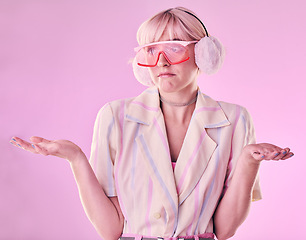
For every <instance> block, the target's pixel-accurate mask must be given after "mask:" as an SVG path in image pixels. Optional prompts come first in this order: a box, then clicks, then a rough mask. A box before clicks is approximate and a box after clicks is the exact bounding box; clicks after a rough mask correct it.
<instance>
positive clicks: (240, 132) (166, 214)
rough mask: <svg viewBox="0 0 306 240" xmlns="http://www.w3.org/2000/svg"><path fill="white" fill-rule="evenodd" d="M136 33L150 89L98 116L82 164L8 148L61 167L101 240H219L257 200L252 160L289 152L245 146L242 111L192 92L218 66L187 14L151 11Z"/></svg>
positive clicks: (74, 158) (247, 129)
mask: <svg viewBox="0 0 306 240" xmlns="http://www.w3.org/2000/svg"><path fill="white" fill-rule="evenodd" d="M137 36H138V42H139V45H140V46H139V47H138V48H136V57H135V59H134V62H133V70H134V73H135V76H136V78H137V79H138V80H139V81H140V82H141V83H144V84H145V85H148V86H150V87H149V88H148V89H147V90H145V91H144V92H143V93H142V94H141V95H139V96H137V97H135V98H131V99H124V100H117V101H113V102H110V103H108V104H106V105H105V106H104V107H103V108H102V109H101V110H100V111H99V113H98V116H97V120H96V123H95V128H94V136H93V143H92V151H91V157H90V164H89V162H88V160H87V158H86V156H85V154H84V153H83V152H82V150H81V149H80V148H79V147H78V146H76V145H75V144H74V143H72V142H70V141H67V140H56V141H49V140H46V139H43V138H40V137H32V138H31V143H29V142H26V141H24V140H22V139H20V138H17V137H14V138H13V139H12V141H11V142H12V143H13V144H14V145H16V146H19V147H21V148H23V149H25V150H28V151H30V152H33V153H39V154H43V155H54V156H58V157H61V158H66V159H67V160H68V161H69V163H70V165H71V168H72V171H73V173H74V176H75V180H76V182H77V185H78V188H79V193H80V197H81V200H82V204H83V206H84V209H85V211H86V214H87V216H88V217H89V219H90V221H91V222H92V223H93V225H94V226H95V228H96V230H97V231H98V233H99V234H100V235H101V237H102V238H103V239H107V240H108V239H118V238H121V239H127V240H129V239H157V238H165V239H178V238H183V239H214V236H216V237H217V238H218V239H227V238H229V237H231V236H233V235H234V233H235V231H236V230H237V228H238V227H239V226H240V224H241V223H242V222H243V221H244V220H245V218H246V217H247V214H248V210H249V208H250V202H251V200H252V199H253V200H258V199H260V198H261V193H260V187H259V183H258V177H257V175H258V169H259V166H260V163H261V161H262V160H272V159H273V160H284V159H288V158H290V157H292V156H293V153H292V152H290V149H289V148H280V147H277V146H275V145H272V144H268V143H261V144H255V136H254V128H253V125H252V120H251V117H250V116H249V114H248V112H247V110H246V109H245V108H243V107H241V106H238V105H234V104H230V103H225V102H216V101H214V100H213V99H211V98H210V97H208V96H206V95H205V94H203V93H201V91H200V89H199V88H198V84H197V76H198V75H199V73H200V72H206V73H208V74H210V73H214V72H216V71H217V70H218V69H219V68H220V66H221V64H222V61H223V49H222V45H221V44H220V42H219V41H218V40H217V39H215V38H213V37H212V36H210V35H209V34H208V32H207V30H206V28H205V26H204V24H203V23H202V22H201V21H200V20H199V19H198V18H197V17H196V16H195V15H194V13H192V12H191V11H190V10H188V9H185V8H173V9H168V10H166V11H163V12H160V13H158V14H156V15H155V16H153V17H152V18H151V19H149V20H148V21H146V22H144V23H143V24H142V25H141V27H140V28H139V30H138V34H137ZM93 170H94V171H95V173H94V171H93Z"/></svg>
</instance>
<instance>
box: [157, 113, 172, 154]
mask: <svg viewBox="0 0 306 240" xmlns="http://www.w3.org/2000/svg"><path fill="white" fill-rule="evenodd" d="M153 124H154V126H155V129H156V131H157V133H158V135H159V137H160V140H161V141H162V143H163V146H164V148H165V150H166V152H167V154H168V156H169V159H171V156H170V150H169V147H168V142H167V140H166V138H165V135H164V134H163V133H162V130H161V128H160V126H159V125H158V123H157V120H156V118H154V120H153Z"/></svg>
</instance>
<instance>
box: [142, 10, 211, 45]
mask: <svg viewBox="0 0 306 240" xmlns="http://www.w3.org/2000/svg"><path fill="white" fill-rule="evenodd" d="M188 12H189V13H188ZM193 15H194V16H193ZM164 34H168V36H169V37H170V39H169V40H200V39H201V38H203V37H205V36H206V34H205V29H204V27H203V26H202V24H201V22H200V20H199V19H197V17H196V15H195V13H193V12H192V11H190V10H189V9H187V8H183V7H176V8H170V9H168V10H165V11H162V12H159V13H157V14H156V15H154V16H153V17H151V18H150V19H148V20H147V21H145V22H144V23H143V24H141V25H140V27H139V29H138V31H137V41H138V44H139V45H144V44H148V43H151V42H157V41H159V40H160V38H161V37H162V36H163V35H164Z"/></svg>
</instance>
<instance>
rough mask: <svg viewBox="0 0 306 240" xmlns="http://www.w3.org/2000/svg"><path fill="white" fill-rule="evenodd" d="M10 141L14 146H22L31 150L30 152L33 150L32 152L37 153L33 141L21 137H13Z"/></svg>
mask: <svg viewBox="0 0 306 240" xmlns="http://www.w3.org/2000/svg"><path fill="white" fill-rule="evenodd" d="M10 143H12V144H13V145H14V146H16V147H19V148H22V149H24V150H26V151H29V152H32V153H37V152H36V149H35V147H34V146H33V145H32V144H31V143H29V142H27V141H25V140H23V139H21V138H18V137H13V138H12V139H11V141H10Z"/></svg>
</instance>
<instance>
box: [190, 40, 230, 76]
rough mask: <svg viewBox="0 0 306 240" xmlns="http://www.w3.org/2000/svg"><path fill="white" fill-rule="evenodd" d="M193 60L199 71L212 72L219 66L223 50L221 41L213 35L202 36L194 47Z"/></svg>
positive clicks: (216, 70)
mask: <svg viewBox="0 0 306 240" xmlns="http://www.w3.org/2000/svg"><path fill="white" fill-rule="evenodd" d="M194 53H195V62H196V64H197V66H198V68H199V69H200V71H201V72H204V73H206V74H213V73H216V72H218V70H219V69H220V68H221V66H222V64H223V61H224V56H225V51H224V47H223V45H222V43H221V42H220V41H219V40H218V39H217V38H215V37H213V36H209V37H204V38H202V39H201V40H200V41H199V42H197V44H196V45H195V47H194Z"/></svg>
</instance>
